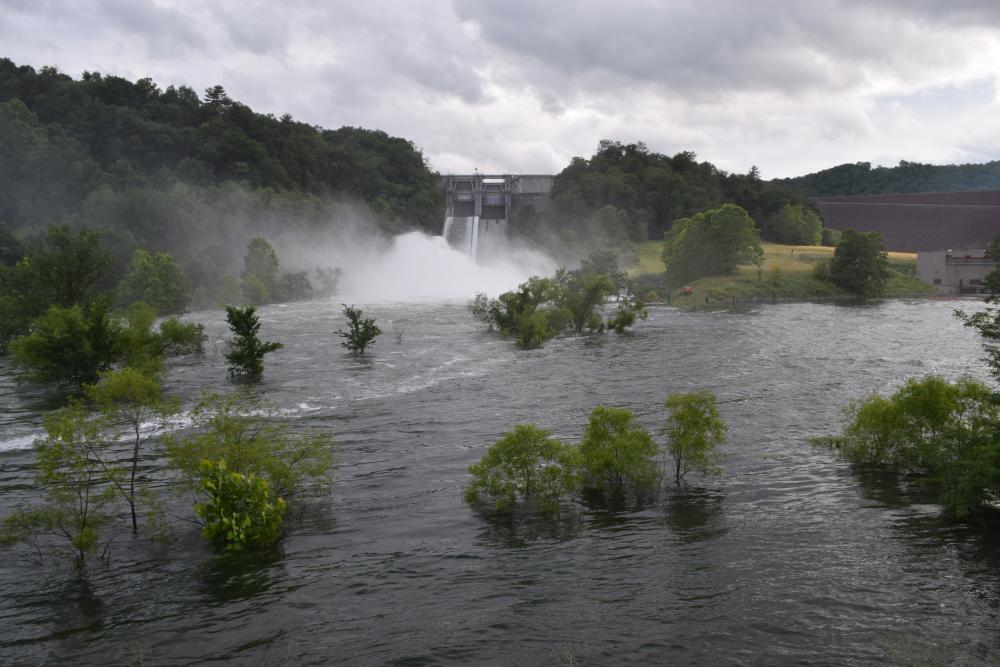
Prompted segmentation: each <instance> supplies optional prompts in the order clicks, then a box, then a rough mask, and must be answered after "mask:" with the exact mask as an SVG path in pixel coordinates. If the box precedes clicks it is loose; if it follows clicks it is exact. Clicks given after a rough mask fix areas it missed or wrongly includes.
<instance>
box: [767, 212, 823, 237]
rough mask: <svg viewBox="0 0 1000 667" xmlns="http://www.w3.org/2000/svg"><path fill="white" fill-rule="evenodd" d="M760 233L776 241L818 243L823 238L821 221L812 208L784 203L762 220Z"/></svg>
mask: <svg viewBox="0 0 1000 667" xmlns="http://www.w3.org/2000/svg"><path fill="white" fill-rule="evenodd" d="M761 235H762V236H763V237H764V238H766V239H768V240H769V241H774V242H776V243H786V244H790V245H819V243H820V241H822V240H823V221H822V220H821V219H820V217H819V213H817V212H816V211H815V210H814V209H812V208H809V207H807V206H802V205H786V206H785V207H784V208H782V209H781V210H780V211H779V212H778V214H777V215H775V216H774V217H772V218H770V219H769V220H767V221H765V222H764V225H763V229H762V230H761Z"/></svg>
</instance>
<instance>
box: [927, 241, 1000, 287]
mask: <svg viewBox="0 0 1000 667" xmlns="http://www.w3.org/2000/svg"><path fill="white" fill-rule="evenodd" d="M995 268H997V265H996V262H994V261H993V260H990V259H987V258H986V256H985V254H984V252H983V250H982V248H979V249H975V250H934V251H926V252H918V253H917V277H918V278H920V279H921V280H923V281H924V282H925V283H928V284H930V285H934V286H935V287H936V288H937V290H938V293H939V294H981V293H982V292H983V280H984V279H985V278H986V274H988V273H989V272H991V271H993V270H994V269H995Z"/></svg>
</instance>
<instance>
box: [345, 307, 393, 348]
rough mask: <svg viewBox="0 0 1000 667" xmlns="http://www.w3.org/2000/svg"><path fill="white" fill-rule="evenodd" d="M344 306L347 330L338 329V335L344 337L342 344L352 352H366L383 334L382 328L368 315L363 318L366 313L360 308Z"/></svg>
mask: <svg viewBox="0 0 1000 667" xmlns="http://www.w3.org/2000/svg"><path fill="white" fill-rule="evenodd" d="M341 305H343V306H344V316H345V317H346V318H347V331H341V330H340V329H337V335H338V336H340V337H341V338H343V339H344V340H343V341H341V343H340V344H341V345H343V346H344V347H346V348H347V350H348V351H349V352H350V353H351V354H364V353H365V350H366V349H367V348H368V346H369V345H374V344H375V339H376V338H377V337H379V336H380V335H382V330H381V329H379V328H378V326H377V325H376V324H375V320H374V319H372V318H370V317H367V318H364V319H362V316H363V315H364V313H362V312H361V309H360V308H355V307H354V306H348V305H347V304H341Z"/></svg>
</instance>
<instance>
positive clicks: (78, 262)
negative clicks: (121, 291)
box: [0, 225, 111, 351]
mask: <svg viewBox="0 0 1000 667" xmlns="http://www.w3.org/2000/svg"><path fill="white" fill-rule="evenodd" d="M110 264H111V257H110V255H108V253H107V252H106V251H105V250H104V249H102V248H101V246H100V235H99V234H97V233H96V232H94V231H93V230H87V229H83V230H80V231H79V232H76V233H74V232H73V231H72V230H70V228H69V227H68V226H66V225H56V226H52V227H48V228H47V229H46V230H45V233H44V234H42V235H40V236H39V237H37V238H36V239H34V241H32V242H31V243H29V244H28V247H27V248H26V250H25V255H24V257H23V259H20V260H19V261H18V262H17V263H16V264H14V265H13V266H5V265H0V316H2V317H0V351H3V350H5V349H6V347H7V344H8V343H9V341H10V340H12V339H13V338H15V337H16V336H20V335H22V334H26V333H28V331H29V329H30V328H31V322H32V320H33V319H35V318H37V317H39V316H40V315H42V314H43V313H45V312H46V310H48V309H49V307H50V306H53V305H55V306H62V307H64V308H68V307H70V306H73V305H81V306H83V305H86V303H87V302H88V301H89V300H90V299H92V298H93V297H94V296H95V294H96V291H97V290H96V287H97V285H98V283H99V282H100V281H101V280H102V279H103V278H104V277H105V276H106V274H107V269H108V267H109V266H110Z"/></svg>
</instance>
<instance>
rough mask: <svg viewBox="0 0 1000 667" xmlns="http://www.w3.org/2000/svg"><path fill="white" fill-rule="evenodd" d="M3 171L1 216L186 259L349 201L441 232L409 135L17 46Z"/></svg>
mask: <svg viewBox="0 0 1000 667" xmlns="http://www.w3.org/2000/svg"><path fill="white" fill-rule="evenodd" d="M0 182H2V183H3V184H4V187H3V188H2V189H0V224H5V225H7V226H9V227H11V228H13V229H15V230H17V229H19V228H21V229H23V228H27V227H41V226H45V225H51V224H56V223H61V222H68V223H70V224H72V225H73V226H75V227H93V228H105V229H106V230H108V231H109V232H110V235H111V236H114V237H116V239H117V243H119V244H123V245H131V246H134V247H143V248H147V249H150V250H155V251H169V252H171V253H172V254H174V255H175V256H177V257H178V258H180V259H181V260H182V261H187V260H190V259H191V258H192V256H193V254H194V253H195V251H196V250H197V249H198V248H202V247H204V246H205V245H206V241H208V242H222V243H225V242H228V241H230V240H231V239H232V237H233V236H234V235H235V236H236V237H237V238H238V239H239V240H242V239H245V238H247V237H248V236H251V235H253V234H254V233H266V232H280V231H281V227H282V226H288V225H298V226H305V227H309V228H317V227H319V228H322V227H324V226H326V225H329V224H330V221H331V220H332V219H333V218H334V217H335V216H334V215H332V213H335V212H336V211H337V210H338V207H343V206H344V204H345V202H359V203H363V204H365V206H364V207H363V208H364V210H365V211H366V214H368V213H369V212H370V215H371V216H372V218H373V222H374V223H375V224H377V225H378V226H379V227H381V228H383V229H385V230H386V231H399V230H402V229H406V228H412V227H417V228H422V229H425V230H428V231H433V232H437V231H438V228H439V226H440V222H441V215H440V208H441V194H440V192H439V186H438V180H437V177H436V175H435V174H434V173H433V172H432V171H431V170H430V169H429V168H428V166H427V164H426V163H425V161H424V159H423V156H422V155H421V153H420V152H419V151H418V150H416V149H415V148H414V146H413V144H411V143H410V142H409V141H407V140H405V139H400V138H396V137H390V136H388V135H387V134H385V133H384V132H380V131H372V130H365V129H360V128H352V127H343V128H340V129H338V130H326V129H323V128H319V127H314V126H311V125H308V124H306V123H301V122H296V121H294V120H293V119H292V118H291V117H290V116H288V115H285V116H282V117H281V118H275V117H274V116H272V115H264V114H260V113H256V112H254V111H253V110H251V109H250V108H249V107H247V106H246V105H244V104H241V103H239V102H238V101H236V100H233V99H231V98H230V97H229V96H228V95H227V94H226V91H225V89H224V88H223V87H222V86H214V87H212V88H209V89H208V90H206V91H205V93H204V95H202V96H199V95H198V94H197V93H196V92H195V91H194V90H192V89H191V88H189V87H186V86H179V87H175V86H169V87H167V88H166V90H161V89H160V88H159V86H158V85H157V84H156V83H154V82H153V81H151V80H150V79H140V80H139V81H136V82H131V81H128V80H126V79H123V78H121V77H117V76H103V75H101V74H100V73H96V72H85V73H84V74H83V76H82V78H81V79H80V80H74V79H73V78H71V77H70V76H67V75H65V74H62V73H60V72H59V71H57V70H56V69H54V68H51V67H44V68H42V69H41V70H38V71H36V70H35V69H34V68H32V67H27V66H24V67H18V66H17V65H16V64H15V63H13V62H11V61H10V60H9V59H0ZM334 202H336V203H334ZM276 228H277V229H276ZM112 245H113V244H112ZM240 250H242V248H240ZM124 254H125V255H126V256H127V255H128V254H129V253H128V252H125V253H124Z"/></svg>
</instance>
